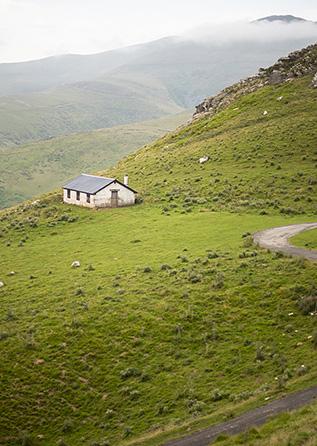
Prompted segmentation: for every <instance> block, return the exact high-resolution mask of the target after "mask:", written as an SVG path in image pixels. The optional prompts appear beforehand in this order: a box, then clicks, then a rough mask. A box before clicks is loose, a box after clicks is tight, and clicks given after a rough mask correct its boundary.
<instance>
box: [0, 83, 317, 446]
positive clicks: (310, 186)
mask: <svg viewBox="0 0 317 446" xmlns="http://www.w3.org/2000/svg"><path fill="white" fill-rule="evenodd" d="M310 81H311V79H309V78H306V79H302V80H297V81H294V82H292V83H288V84H287V85H283V86H279V87H268V88H264V89H263V90H261V91H258V92H257V93H255V94H252V95H249V96H247V97H244V98H242V99H240V100H239V101H237V102H236V103H235V104H234V105H233V106H232V107H230V108H229V109H227V110H225V111H224V112H221V113H219V114H218V115H217V116H215V117H214V118H212V119H208V118H205V119H202V120H199V121H196V122H194V123H193V124H191V125H189V126H187V127H186V128H183V129H182V130H180V131H179V132H178V133H175V134H171V135H169V136H167V137H165V138H163V139H161V140H160V141H158V142H157V143H154V144H152V145H151V146H148V147H146V148H144V149H141V150H140V151H138V152H137V153H136V154H135V155H130V156H128V157H127V158H126V159H124V160H123V161H122V162H121V163H119V165H118V167H117V168H116V169H112V170H111V171H110V172H107V173H111V174H113V175H115V176H121V175H123V173H128V174H129V175H130V181H131V186H133V187H135V188H136V189H137V190H139V191H140V192H141V198H143V199H144V203H143V204H142V205H138V206H135V207H132V208H127V209H117V210H108V211H90V210H86V209H80V208H76V207H68V206H64V205H62V204H61V202H60V196H59V195H57V194H56V193H55V194H51V195H48V196H47V197H43V198H42V199H41V200H40V201H39V202H38V203H35V204H25V205H20V206H19V207H18V208H16V209H12V210H7V211H2V213H1V214H0V220H1V221H0V231H1V232H0V234H1V238H0V244H1V245H0V246H1V257H0V281H2V282H3V283H4V286H3V287H1V288H0V296H1V309H0V321H1V329H0V332H1V337H0V338H1V341H0V346H1V367H2V376H3V379H2V382H1V385H2V386H3V387H2V389H1V395H2V399H1V403H0V404H1V406H2V407H0V413H1V421H0V422H1V425H0V432H1V435H2V438H3V441H6V444H8V445H10V446H13V445H19V444H28V443H26V442H29V444H35V445H36V444H39V445H41V444H42V445H46V444H47V445H53V446H54V445H58V444H59V445H63V444H66V445H69V446H75V445H76V446H77V445H78V444H83V445H87V446H92V445H95V446H97V445H103V446H105V445H107V444H110V445H111V446H117V445H120V444H126V443H130V444H133V443H135V444H144V445H151V446H154V445H159V444H162V438H163V437H160V436H157V434H160V432H161V431H162V430H163V429H167V430H169V429H171V430H172V431H173V429H180V430H182V431H183V433H184V431H186V430H187V424H186V427H182V426H183V423H189V424H191V423H196V426H199V425H203V424H204V423H206V422H211V418H212V422H216V421H220V420H221V421H223V419H224V418H225V417H227V418H228V417H232V416H234V415H235V414H238V413H239V412H241V410H243V408H246V407H247V406H248V407H250V406H252V405H259V404H263V403H264V402H265V399H266V398H268V397H274V396H276V395H278V394H279V393H281V392H282V391H283V392H284V391H289V390H293V389H295V388H300V387H305V386H308V385H309V384H310V383H312V382H315V380H316V373H317V361H316V360H317V348H316V347H317V326H316V300H317V297H316V296H317V289H316V282H317V269H316V265H315V264H313V263H309V262H306V261H303V260H301V259H289V258H284V257H283V256H280V255H278V254H270V253H267V252H265V251H264V250H261V249H257V248H255V247H254V246H253V245H252V240H251V237H250V233H252V232H255V231H257V230H261V229H264V228H268V227H272V226H280V225H284V224H288V223H295V222H306V221H314V220H315V219H316V208H315V206H316V186H317V184H316V181H315V175H316V174H315V172H316V166H315V164H316V141H317V130H316V115H317V114H316V112H317V110H316V95H317V92H316V91H315V90H312V89H311V88H310V87H309V84H310ZM281 95H283V100H282V101H277V97H279V96H281ZM264 110H267V111H268V115H267V116H263V111H264ZM203 155H209V156H210V158H211V159H210V161H208V162H207V163H206V164H204V165H199V163H198V158H199V157H200V156H203ZM215 211H217V212H215ZM293 214H294V215H293ZM75 260H79V261H80V262H81V266H80V268H77V269H73V268H71V264H72V262H73V261H75ZM205 416H208V419H206V418H205V419H202V418H201V417H205ZM164 435H165V434H164ZM169 435H176V434H175V431H173V432H172V433H168V434H166V436H169ZM42 436H43V437H42ZM4 439H5V440H4ZM23 441H24V443H23ZM136 442H137V443H136Z"/></svg>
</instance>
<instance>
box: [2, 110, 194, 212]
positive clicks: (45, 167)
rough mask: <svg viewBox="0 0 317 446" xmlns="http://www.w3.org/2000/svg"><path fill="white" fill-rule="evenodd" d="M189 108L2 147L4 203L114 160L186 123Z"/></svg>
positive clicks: (12, 203) (43, 190) (46, 189)
mask: <svg viewBox="0 0 317 446" xmlns="http://www.w3.org/2000/svg"><path fill="white" fill-rule="evenodd" d="M189 116H190V113H187V112H185V113H182V114H177V115H172V116H167V117H166V118H160V119H157V120H153V121H145V122H141V123H137V124H129V125H125V126H117V127H112V128H110V129H101V130H97V131H93V132H89V133H79V134H75V135H69V136H64V137H59V138H54V139H50V140H48V141H40V142H37V143H32V144H28V145H23V146H19V147H17V148H11V147H10V148H9V147H3V148H0V208H1V207H7V206H10V205H11V206H12V205H14V204H16V203H17V202H19V201H23V200H25V199H29V198H32V197H34V196H36V195H39V194H40V193H43V192H47V191H49V190H52V189H53V188H55V187H60V186H61V184H63V183H64V182H65V181H66V180H67V179H69V178H71V177H72V176H76V175H77V174H78V173H79V172H82V171H87V172H94V171H96V170H99V169H101V168H104V167H105V166H112V165H114V164H115V163H116V162H117V161H118V160H119V159H120V158H122V157H123V156H125V155H126V154H127V153H129V152H132V151H133V150H135V149H137V148H139V147H141V146H142V145H144V144H147V143H149V142H151V141H153V140H155V139H157V138H159V137H160V136H161V135H163V134H165V133H166V132H168V131H170V130H174V129H175V128H176V127H177V126H179V125H181V124H183V123H185V122H186V121H187V119H188V118H189Z"/></svg>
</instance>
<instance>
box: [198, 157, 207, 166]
mask: <svg viewBox="0 0 317 446" xmlns="http://www.w3.org/2000/svg"><path fill="white" fill-rule="evenodd" d="M207 161H209V156H203V157H201V158H199V163H200V164H204V163H206V162H207Z"/></svg>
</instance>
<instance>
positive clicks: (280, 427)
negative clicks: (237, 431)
mask: <svg viewBox="0 0 317 446" xmlns="http://www.w3.org/2000/svg"><path fill="white" fill-rule="evenodd" d="M316 425H317V404H316V403H315V404H312V405H311V406H308V407H305V408H303V409H300V410H298V411H295V412H294V413H291V414H289V413H288V414H283V415H280V416H279V417H277V418H276V419H274V420H273V421H270V422H269V423H267V424H266V425H265V426H264V427H261V428H260V429H256V428H253V429H251V430H250V431H249V432H247V433H245V434H241V435H239V436H235V437H233V438H221V437H220V438H219V439H218V441H217V445H218V446H229V445H230V446H233V445H244V446H251V445H252V446H290V445H303V446H306V445H307V446H315V445H316Z"/></svg>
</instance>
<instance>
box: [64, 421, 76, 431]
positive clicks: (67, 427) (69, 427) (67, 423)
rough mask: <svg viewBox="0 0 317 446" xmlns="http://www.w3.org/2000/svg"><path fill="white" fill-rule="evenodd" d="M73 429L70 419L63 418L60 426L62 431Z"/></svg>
mask: <svg viewBox="0 0 317 446" xmlns="http://www.w3.org/2000/svg"><path fill="white" fill-rule="evenodd" d="M73 429H74V423H73V421H72V420H65V421H64V423H63V426H62V432H64V433H65V434H66V433H69V432H71V431H72V430H73Z"/></svg>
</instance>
